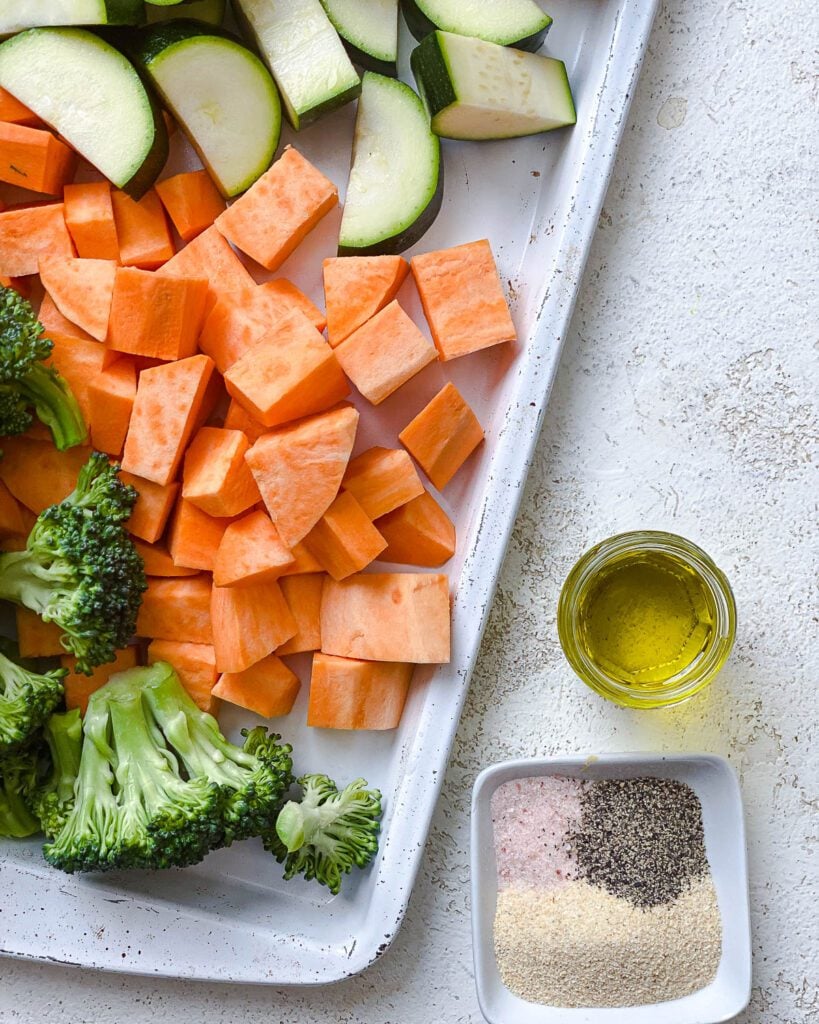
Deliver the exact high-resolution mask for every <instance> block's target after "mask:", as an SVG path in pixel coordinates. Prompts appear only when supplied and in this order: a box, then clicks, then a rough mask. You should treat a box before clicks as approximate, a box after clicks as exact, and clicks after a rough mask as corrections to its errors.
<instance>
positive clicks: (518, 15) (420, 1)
mask: <svg viewBox="0 0 819 1024" xmlns="http://www.w3.org/2000/svg"><path fill="white" fill-rule="evenodd" d="M401 8H402V10H403V11H404V18H405V19H406V22H407V25H408V26H409V30H410V32H412V34H413V35H414V36H415V38H416V39H419V40H420V39H423V38H424V37H425V36H428V35H429V33H430V32H434V31H435V29H436V28H440V29H443V30H444V32H455V33H456V34H457V35H461V36H476V37H477V38H478V39H485V40H486V41H487V42H489V43H498V45H500V46H514V47H516V48H517V49H518V50H530V51H531V52H533V53H534V51H535V50H538V49H540V47H541V46H542V45H543V40H544V39H545V38H546V33H547V32H548V31H549V29H550V28H551V25H552V19H551V18H550V17H549V15H548V14H545V13H544V12H543V11H542V10H541V9H540V8H539V7H538V5H537V4H536V3H535V2H534V0H401Z"/></svg>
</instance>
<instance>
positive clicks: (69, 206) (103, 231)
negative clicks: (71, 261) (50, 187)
mask: <svg viewBox="0 0 819 1024" xmlns="http://www.w3.org/2000/svg"><path fill="white" fill-rule="evenodd" d="M63 201H64V202H65V223H66V226H67V227H68V231H69V233H70V235H71V237H72V238H73V240H74V245H75V246H76V247H77V253H78V255H79V256H82V258H83V259H97V260H116V261H117V263H118V262H119V240H118V239H117V225H116V221H115V220H114V204H113V202H112V201H111V186H110V185H109V184H108V182H107V181H87V182H83V183H82V184H78V185H66V186H65V189H64V191H63Z"/></svg>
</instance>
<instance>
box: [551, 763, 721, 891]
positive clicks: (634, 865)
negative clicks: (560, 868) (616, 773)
mask: <svg viewBox="0 0 819 1024" xmlns="http://www.w3.org/2000/svg"><path fill="white" fill-rule="evenodd" d="M581 801H582V816H581V822H580V825H579V826H578V827H577V828H576V830H575V831H573V832H572V833H570V835H569V843H570V844H571V848H572V851H573V853H574V855H575V857H576V859H577V865H578V877H579V878H581V879H586V880H587V881H589V882H590V883H591V884H592V885H598V886H601V887H602V888H604V889H606V890H608V892H610V893H612V895H614V896H621V897H623V898H625V899H627V900H629V901H630V902H631V903H633V904H634V905H635V906H637V907H656V906H659V905H660V904H662V903H668V902H670V901H672V900H675V899H677V897H678V896H680V894H681V893H683V892H684V891H685V890H686V889H687V888H688V887H689V885H690V883H691V881H692V880H693V879H695V878H699V877H701V876H702V875H705V874H707V872H708V860H707V858H706V856H705V842H704V836H703V828H702V809H701V806H700V802H699V800H698V799H697V796H696V794H695V793H694V791H693V790H692V789H691V787H690V786H687V785H685V783H683V782H676V781H674V780H672V779H658V778H651V777H643V778H636V779H604V780H600V781H598V782H595V783H593V784H591V785H587V786H584V787H583V791H582V795H581Z"/></svg>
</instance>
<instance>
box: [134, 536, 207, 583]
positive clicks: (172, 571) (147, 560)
mask: <svg viewBox="0 0 819 1024" xmlns="http://www.w3.org/2000/svg"><path fill="white" fill-rule="evenodd" d="M132 541H133V544H134V547H135V548H136V550H137V554H138V555H139V557H140V558H141V559H142V563H143V565H144V566H145V574H146V576H196V575H198V573H199V570H198V569H188V568H186V567H185V566H183V565H176V564H175V563H174V560H173V559H172V558H171V553H170V551H168V549H167V548H166V547H165V546H164V545H163V544H146V543H145V541H144V540H139V539H138V538H137V537H133V538H132Z"/></svg>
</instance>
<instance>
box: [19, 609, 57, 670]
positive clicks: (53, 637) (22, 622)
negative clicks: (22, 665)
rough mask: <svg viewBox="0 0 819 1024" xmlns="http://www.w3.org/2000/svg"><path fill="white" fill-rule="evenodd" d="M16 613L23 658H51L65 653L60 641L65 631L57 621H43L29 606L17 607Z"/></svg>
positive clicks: (20, 649)
mask: <svg viewBox="0 0 819 1024" xmlns="http://www.w3.org/2000/svg"><path fill="white" fill-rule="evenodd" d="M14 615H15V619H16V621H17V647H18V648H19V651H20V657H21V658H51V657H53V656H54V655H55V654H65V648H64V647H63V645H62V643H61V641H60V637H61V636H62V635H63V631H62V630H61V629H60V627H59V626H58V625H57V624H56V622H43V620H42V619H41V618H40V616H39V615H38V614H37V613H36V612H32V611H30V610H29V609H28V608H21V607H17V608H15V609H14Z"/></svg>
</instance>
